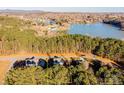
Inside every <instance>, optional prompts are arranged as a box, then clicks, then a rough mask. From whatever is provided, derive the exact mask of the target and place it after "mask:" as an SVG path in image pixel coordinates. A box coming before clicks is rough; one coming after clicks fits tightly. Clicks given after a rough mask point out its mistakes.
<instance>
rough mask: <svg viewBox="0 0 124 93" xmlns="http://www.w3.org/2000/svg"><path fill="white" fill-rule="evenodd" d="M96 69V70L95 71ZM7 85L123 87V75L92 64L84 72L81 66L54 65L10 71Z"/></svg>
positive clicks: (115, 70)
mask: <svg viewBox="0 0 124 93" xmlns="http://www.w3.org/2000/svg"><path fill="white" fill-rule="evenodd" d="M96 68H97V69H96ZM5 84H7V85H96V84H97V85H116V84H117V85H119V84H121V85H123V84H124V73H123V70H121V69H119V68H110V67H108V66H99V65H98V64H92V65H91V67H90V68H89V69H88V70H86V69H84V66H83V64H79V65H76V66H73V65H71V66H68V67H65V66H61V65H54V66H52V67H50V68H46V69H43V68H42V67H40V66H37V67H35V66H34V67H25V68H17V69H11V70H10V71H9V72H8V73H7V75H6V79H5Z"/></svg>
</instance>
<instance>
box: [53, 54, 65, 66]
mask: <svg viewBox="0 0 124 93" xmlns="http://www.w3.org/2000/svg"><path fill="white" fill-rule="evenodd" d="M53 64H54V65H56V64H59V65H64V60H63V58H62V57H58V56H54V58H53Z"/></svg>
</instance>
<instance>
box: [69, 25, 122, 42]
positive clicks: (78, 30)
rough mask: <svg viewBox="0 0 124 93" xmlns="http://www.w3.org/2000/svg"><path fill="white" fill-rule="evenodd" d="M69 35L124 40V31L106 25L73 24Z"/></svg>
mask: <svg viewBox="0 0 124 93" xmlns="http://www.w3.org/2000/svg"><path fill="white" fill-rule="evenodd" d="M69 34H82V35H88V36H92V37H101V38H115V39H121V40H124V31H121V30H120V29H119V28H118V27H115V26H112V25H108V24H104V23H94V24H72V25H71V26H70V28H69Z"/></svg>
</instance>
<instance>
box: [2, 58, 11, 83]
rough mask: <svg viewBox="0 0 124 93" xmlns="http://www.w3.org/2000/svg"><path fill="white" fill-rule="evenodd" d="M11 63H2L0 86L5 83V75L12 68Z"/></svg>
mask: <svg viewBox="0 0 124 93" xmlns="http://www.w3.org/2000/svg"><path fill="white" fill-rule="evenodd" d="M10 63H11V62H10V61H7V60H6V61H0V85H1V84H3V83H4V79H5V74H6V72H7V71H8V68H9V66H10Z"/></svg>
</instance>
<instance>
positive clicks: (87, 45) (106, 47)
mask: <svg viewBox="0 0 124 93" xmlns="http://www.w3.org/2000/svg"><path fill="white" fill-rule="evenodd" d="M4 30H5V29H4ZM34 33H35V32H34V31H33V30H26V31H23V32H21V31H14V30H11V31H10V29H9V31H3V32H1V31H0V54H1V55H2V54H13V53H18V52H19V51H22V50H23V51H26V52H29V53H76V52H89V53H93V54H96V55H99V56H102V57H106V58H109V59H112V60H115V61H118V60H119V59H120V58H123V57H124V41H121V40H115V39H100V38H91V37H88V36H82V35H63V36H57V37H50V38H48V37H45V38H42V37H36V36H35V34H34Z"/></svg>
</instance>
